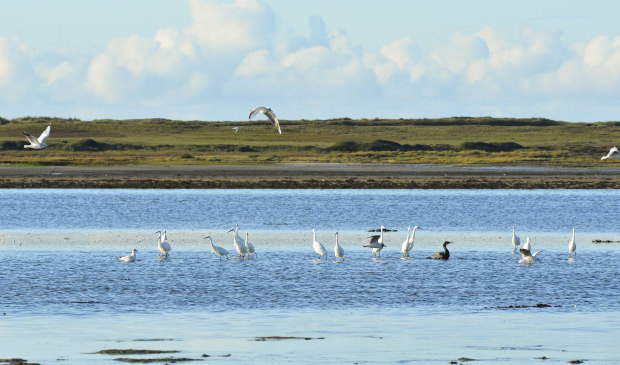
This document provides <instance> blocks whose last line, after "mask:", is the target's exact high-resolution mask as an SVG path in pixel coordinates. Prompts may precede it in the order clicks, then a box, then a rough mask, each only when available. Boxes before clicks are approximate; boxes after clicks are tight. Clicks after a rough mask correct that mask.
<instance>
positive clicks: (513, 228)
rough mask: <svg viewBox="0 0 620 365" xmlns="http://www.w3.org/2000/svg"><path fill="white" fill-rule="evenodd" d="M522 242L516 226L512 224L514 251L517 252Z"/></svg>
mask: <svg viewBox="0 0 620 365" xmlns="http://www.w3.org/2000/svg"><path fill="white" fill-rule="evenodd" d="M520 244H521V239H520V238H519V236H517V234H516V233H515V226H512V252H513V253H515V252H517V248H518V247H519V245H520Z"/></svg>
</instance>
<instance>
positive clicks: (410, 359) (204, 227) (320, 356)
mask: <svg viewBox="0 0 620 365" xmlns="http://www.w3.org/2000/svg"><path fill="white" fill-rule="evenodd" d="M46 192H49V193H47V194H46ZM425 193H426V194H425ZM32 194H34V196H32ZM33 197H34V198H36V199H35V200H36V201H42V202H43V203H44V206H50V209H49V211H48V212H47V213H46V212H38V211H34V210H32V211H29V210H28V209H26V211H27V212H28V213H29V214H26V215H24V212H23V210H21V208H20V205H19V204H16V203H15V201H21V202H23V201H24V200H25V199H29V198H33ZM619 197H620V194H618V193H617V192H615V191H611V192H607V191H605V192H603V191H568V190H566V191H550V192H545V193H544V194H543V192H539V191H516V192H514V191H513V192H510V191H503V192H496V191H462V192H459V193H455V192H443V191H415V192H413V191H404V190H395V191H379V192H377V191H374V190H373V191H362V190H358V191H318V192H317V193H316V194H309V193H308V192H306V191H301V190H300V191H285V192H284V193H282V194H279V193H278V191H275V190H274V191H249V190H248V191H245V190H244V191H182V190H177V191H167V190H166V191H155V190H152V191H148V192H145V191H139V190H136V191H126V190H105V191H101V190H93V191H89V190H80V191H70V190H62V191H56V190H53V191H46V190H23V191H22V190H13V191H7V190H2V191H0V202H1V203H2V204H4V206H5V207H6V209H3V210H2V213H0V217H1V218H2V220H1V221H0V226H1V227H3V230H2V232H0V249H2V251H0V252H1V258H2V270H0V288H2V290H0V343H2V344H3V345H2V346H0V358H11V357H22V358H26V359H28V360H30V361H37V362H40V363H44V364H46V363H54V362H58V361H60V362H61V363H66V364H81V363H101V364H111V363H118V362H116V361H114V358H116V357H121V356H109V355H100V354H93V353H94V352H96V351H99V350H102V349H106V348H121V349H129V348H139V349H143V348H148V349H173V350H178V351H180V352H179V353H178V354H171V355H168V354H165V355H133V356H127V357H133V358H144V357H149V358H157V357H166V356H175V357H190V358H197V359H206V360H205V361H210V362H218V363H235V364H243V363H333V364H339V363H373V364H374V363H443V364H445V363H447V362H449V361H455V360H457V359H458V358H459V357H467V358H473V359H477V360H480V361H487V362H491V363H515V364H517V363H518V364H527V363H537V364H538V363H540V362H541V361H542V360H541V358H542V357H546V358H548V360H545V363H549V362H551V363H566V362H567V361H569V360H576V359H581V360H587V363H601V364H610V363H618V362H620V353H619V350H618V343H619V340H620V330H619V329H620V326H619V324H620V323H619V322H620V320H619V318H620V316H619V314H620V284H619V282H618V280H616V278H617V276H618V273H619V271H620V270H619V268H620V267H619V266H620V264H619V262H620V260H619V259H620V244H619V243H609V244H594V243H592V240H593V239H610V240H612V241H618V240H620V233H619V232H618V230H619V229H618V226H617V223H614V222H613V221H614V219H615V222H617V221H618V218H619V217H618V215H615V216H614V213H613V212H618V211H620V210H619V209H618V204H619V203H618V201H619V200H620V199H617V198H619ZM237 198H240V199H241V201H242V202H245V203H247V204H243V205H244V206H245V209H241V208H240V206H241V205H240V204H226V202H229V201H230V200H232V199H237ZM404 201H409V202H410V201H415V202H417V205H412V204H409V203H407V204H403V202H404ZM214 202H217V203H214ZM260 202H262V203H260ZM368 202H373V203H372V204H370V205H369V204H368ZM511 202H513V203H514V202H518V203H514V206H511V207H509V208H506V206H507V205H510V203H511ZM379 203H380V204H381V205H382V206H383V207H382V208H378V209H374V207H377V206H378V205H377V204H379ZM230 206H232V207H234V208H230V209H229V208H227V207H230ZM345 206H346V207H345ZM412 206H414V207H415V209H413V208H411V207H412ZM420 206H422V207H424V210H422V211H420V210H419V209H418V208H419V207H420ZM570 206H576V207H577V208H576V209H569V207H570ZM197 207H202V209H197ZM204 207H211V208H209V209H205V208H204ZM335 207H340V208H338V209H336V208H335ZM369 207H371V208H372V209H371V208H369ZM524 207H528V209H525V208H524ZM153 208H155V209H153ZM330 208H334V209H330ZM388 208H389V209H388ZM165 209H167V210H166V214H164V213H162V211H163V210H165ZM247 209H249V210H247ZM409 209H411V210H409ZM603 210H605V211H606V213H605V214H602V213H601V211H603ZM323 211H330V212H332V211H333V214H323V213H317V212H323ZM403 211H405V212H407V213H406V214H401V213H400V212H403ZM275 212H278V214H275ZM424 212H427V213H428V214H423V213H424ZM448 212H452V215H450V214H448ZM610 212H612V213H610ZM30 213H31V215H30ZM252 213H253V214H252ZM375 213H376V214H375ZM235 214H239V216H235ZM610 214H611V215H610ZM448 216H449V218H450V219H447V220H446V217H448ZM24 217H28V219H24ZM121 217H122V219H121ZM268 217H271V219H270V220H269V219H268ZM274 217H277V218H274ZM282 217H284V218H282ZM377 217H379V218H377ZM419 221H420V222H425V223H424V226H423V227H424V228H425V230H421V231H420V230H419V231H417V233H416V241H415V245H414V249H413V251H412V253H411V257H410V258H409V259H401V258H400V254H399V252H398V251H399V248H400V243H402V241H403V240H404V235H405V233H406V232H404V231H403V229H405V230H406V227H407V226H409V225H413V224H419V225H421V226H422V224H420V223H418V222H419ZM237 222H238V223H240V225H241V227H240V230H241V231H242V232H245V230H246V229H247V230H248V231H249V232H250V241H252V242H253V243H254V244H255V246H256V248H257V252H258V257H255V258H251V259H248V260H241V259H239V258H238V257H232V256H231V257H230V260H226V259H222V260H219V259H218V257H217V256H215V255H214V254H213V253H211V252H210V250H209V248H208V246H207V245H206V242H205V240H204V239H203V237H204V236H205V235H206V234H210V235H212V236H213V237H214V241H215V243H216V244H218V245H221V246H225V247H226V248H227V249H229V251H231V252H233V251H234V250H233V247H232V236H231V233H227V232H226V230H227V229H228V228H230V226H232V224H234V223H237ZM266 222H269V223H266ZM379 222H380V223H379ZM515 222H516V223H515ZM577 223H578V224H579V225H577V227H578V229H577V244H578V251H577V252H578V253H577V257H576V258H574V259H569V257H568V252H567V244H568V240H569V238H570V230H569V228H570V227H572V225H573V224H575V225H576V224H577ZM380 224H385V225H386V226H388V228H395V229H398V230H399V231H398V232H390V233H386V234H385V240H386V242H387V245H388V247H386V248H385V249H384V250H383V251H382V257H381V258H374V257H373V256H372V255H371V253H370V252H369V251H368V250H367V249H365V248H362V247H361V244H362V243H361V242H362V240H364V239H365V237H367V236H368V235H369V233H368V232H367V229H368V228H375V227H376V226H377V225H380ZM512 224H517V231H518V233H519V234H520V235H521V239H522V242H524V240H525V236H526V235H527V236H530V237H531V238H532V240H533V242H534V250H537V249H543V252H542V253H540V254H539V256H537V257H540V259H541V261H540V262H535V263H533V264H531V265H522V264H519V263H518V259H519V258H520V255H519V254H518V253H517V254H513V253H512V247H511V245H510V237H511V234H512V232H511V231H512ZM614 224H616V225H614ZM313 227H316V228H317V234H318V238H319V240H321V241H322V242H323V243H324V244H325V246H326V247H327V249H328V252H329V253H330V258H328V259H317V258H316V254H315V253H314V252H313V251H312V249H311V239H312V236H311V232H310V229H311V228H313ZM163 228H165V229H168V237H169V242H170V243H171V244H172V246H173V251H172V252H171V255H170V257H169V258H167V259H160V258H159V257H158V252H157V250H156V235H155V234H154V231H155V230H157V229H163ZM335 229H338V230H340V243H341V245H342V246H344V248H345V251H346V252H345V260H344V262H334V259H333V258H332V257H331V256H333V251H332V248H333V244H334V239H335V237H334V231H335ZM444 239H448V240H452V241H454V242H455V243H454V244H453V245H451V246H450V251H451V258H450V260H449V261H435V260H429V259H426V257H428V256H430V255H431V254H432V253H433V252H434V251H438V250H439V248H440V244H441V242H442V241H443V240H444ZM131 248H138V250H139V251H138V254H137V257H138V260H137V262H135V263H132V264H131V263H130V264H127V263H121V262H120V261H118V259H117V258H116V257H117V256H119V255H125V254H127V253H128V252H129V251H130V249H131ZM538 304H545V306H543V307H540V306H539V307H537V305H538ZM262 336H293V337H300V338H299V339H280V340H276V339H272V340H267V341H256V340H255V339H256V337H262ZM304 338H310V339H308V340H306V339H304ZM202 354H209V355H211V356H212V357H209V358H203V357H202ZM223 355H230V356H225V357H223Z"/></svg>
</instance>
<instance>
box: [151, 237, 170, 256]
mask: <svg viewBox="0 0 620 365" xmlns="http://www.w3.org/2000/svg"><path fill="white" fill-rule="evenodd" d="M155 233H159V237H158V238H157V248H158V249H159V252H160V254H159V255H160V256H162V255H163V256H165V257H168V252H170V251H172V247H170V244H169V243H168V241H167V239H168V236H167V235H166V231H164V233H163V234H162V232H161V231H157V232H155Z"/></svg>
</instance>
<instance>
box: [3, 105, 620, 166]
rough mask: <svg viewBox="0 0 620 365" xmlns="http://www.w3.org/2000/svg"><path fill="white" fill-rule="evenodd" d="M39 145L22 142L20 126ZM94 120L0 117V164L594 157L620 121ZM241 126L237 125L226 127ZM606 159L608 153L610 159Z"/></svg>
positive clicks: (619, 134) (583, 160) (553, 161)
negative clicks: (275, 124)
mask: <svg viewBox="0 0 620 365" xmlns="http://www.w3.org/2000/svg"><path fill="white" fill-rule="evenodd" d="M50 123H51V125H52V133H51V136H50V138H49V139H48V140H47V141H46V142H47V143H48V145H49V147H48V148H46V149H45V150H41V151H31V150H24V148H23V146H24V144H25V143H26V140H25V138H23V135H22V131H27V132H29V133H31V134H34V135H38V134H39V133H40V132H41V131H43V129H44V128H45V127H46V126H47V125H49V124H50ZM281 125H282V133H283V134H282V135H279V134H277V133H276V132H275V131H274V129H273V128H272V127H271V126H270V125H269V123H268V122H267V121H262V120H261V121H248V122H206V121H175V120H167V119H158V118H153V119H130V120H92V121H81V120H78V119H61V118H49V117H25V118H16V119H13V120H7V119H2V118H0V151H1V152H2V154H1V155H0V156H1V158H0V164H5V165H23V166H110V165H111V166H114V165H129V164H141V165H224V164H226V165H250V164H252V165H266V164H280V163H318V162H322V163H424V164H464V165H476V164H486V165H528V164H530V165H531V164H536V165H539V164H542V165H577V166H586V165H590V164H592V163H593V162H595V161H600V156H603V155H604V154H606V153H607V151H608V150H609V148H610V147H611V146H613V145H616V144H619V141H620V122H594V123H582V122H562V121H553V120H548V119H541V118H529V119H518V118H490V117H480V118H470V117H452V118H439V119H372V120H370V119H357V120H354V119H350V118H338V119H329V120H295V121H287V120H282V121H281ZM234 126H240V127H241V129H240V131H239V133H238V134H234V133H233V131H232V127H234ZM612 163H613V162H612Z"/></svg>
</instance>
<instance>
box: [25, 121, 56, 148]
mask: <svg viewBox="0 0 620 365" xmlns="http://www.w3.org/2000/svg"><path fill="white" fill-rule="evenodd" d="M51 129H52V126H51V125H48V126H47V128H45V130H44V131H43V133H41V135H40V136H39V138H35V136H33V135H32V134H28V133H26V132H24V136H26V138H27V139H28V141H29V142H30V144H27V145H25V146H24V148H27V149H32V150H42V149H44V148H45V147H47V144H45V143H44V142H45V140H46V139H47V137H49V136H50V131H51Z"/></svg>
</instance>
